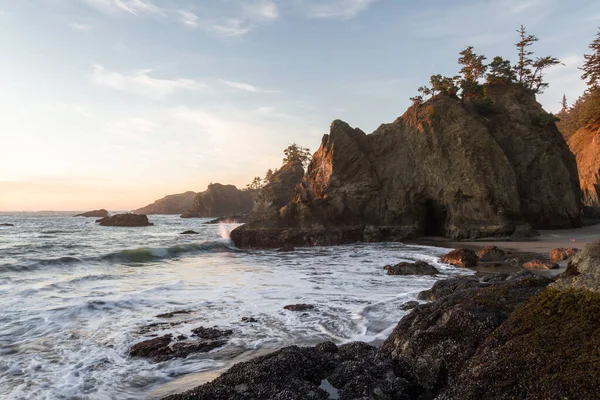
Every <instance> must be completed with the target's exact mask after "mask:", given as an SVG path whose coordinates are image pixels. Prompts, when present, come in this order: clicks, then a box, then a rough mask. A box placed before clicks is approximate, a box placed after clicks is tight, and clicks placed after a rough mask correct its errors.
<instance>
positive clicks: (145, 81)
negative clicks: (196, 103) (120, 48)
mask: <svg viewBox="0 0 600 400" xmlns="http://www.w3.org/2000/svg"><path fill="white" fill-rule="evenodd" d="M150 72H151V70H142V71H137V72H134V73H133V74H130V75H127V74H122V73H119V72H114V71H109V70H107V69H105V68H104V67H103V66H101V65H94V75H93V79H94V82H95V83H96V84H97V85H100V86H104V87H107V88H111V89H114V90H119V91H122V92H127V93H132V94H137V95H141V96H146V97H150V98H153V99H162V98H164V97H167V96H169V95H171V94H173V93H174V92H176V91H178V90H194V91H197V90H203V89H205V88H206V84H204V83H203V82H199V81H196V80H193V79H158V78H153V77H151V76H150V75H149V74H150Z"/></svg>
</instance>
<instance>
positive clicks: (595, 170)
mask: <svg viewBox="0 0 600 400" xmlns="http://www.w3.org/2000/svg"><path fill="white" fill-rule="evenodd" d="M568 143H569V147H570V148H571V151H572V152H573V154H575V158H576V159H577V168H578V169H579V181H580V183H581V190H582V192H583V205H584V214H585V216H587V217H592V218H600V125H599V124H594V125H589V126H586V127H583V128H580V129H579V130H577V132H575V133H574V134H573V136H571V137H570V138H569V142H568Z"/></svg>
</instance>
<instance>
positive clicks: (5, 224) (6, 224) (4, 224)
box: [0, 222, 15, 226]
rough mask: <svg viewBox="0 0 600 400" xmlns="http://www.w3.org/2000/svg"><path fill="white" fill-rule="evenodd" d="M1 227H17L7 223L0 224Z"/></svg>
mask: <svg viewBox="0 0 600 400" xmlns="http://www.w3.org/2000/svg"><path fill="white" fill-rule="evenodd" d="M0 226H15V225H14V224H9V223H7V222H5V223H2V224H0Z"/></svg>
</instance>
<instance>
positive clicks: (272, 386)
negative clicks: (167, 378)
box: [165, 342, 423, 400]
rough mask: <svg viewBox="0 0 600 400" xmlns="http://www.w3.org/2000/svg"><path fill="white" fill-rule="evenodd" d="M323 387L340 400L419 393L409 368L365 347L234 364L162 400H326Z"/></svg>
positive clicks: (302, 350)
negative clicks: (334, 390)
mask: <svg viewBox="0 0 600 400" xmlns="http://www.w3.org/2000/svg"><path fill="white" fill-rule="evenodd" d="M325 381H327V382H328V383H329V384H330V385H331V386H333V387H334V388H336V389H337V390H336V392H337V393H338V395H339V398H340V399H369V398H377V399H389V400H392V399H416V398H417V397H418V396H419V395H420V394H421V393H422V392H423V389H422V388H421V387H420V386H419V384H418V383H417V382H416V377H415V376H414V374H413V371H412V369H411V367H410V366H409V365H406V364H403V363H401V362H392V361H391V360H390V359H385V358H380V357H379V356H378V354H377V349H376V348H375V347H372V346H369V345H367V344H365V343H350V344H346V345H343V346H339V347H338V346H336V345H335V344H334V343H331V342H326V343H321V344H319V345H317V346H315V347H297V346H291V347H286V348H284V349H282V350H278V351H276V352H274V353H271V354H268V355H266V356H262V357H258V358H256V359H254V360H251V361H248V362H244V363H239V364H236V365H234V366H233V367H232V368H231V369H229V370H228V371H227V372H225V373H224V374H223V375H221V376H220V377H218V378H217V379H215V380H214V381H212V382H210V383H207V384H205V385H203V386H200V387H197V388H196V389H193V390H191V391H189V392H186V393H182V394H177V395H172V396H168V397H166V398H165V399H168V400H191V399H195V400H242V399H244V400H245V399H255V400H327V399H330V398H331V397H330V396H329V394H328V392H326V391H325V390H324V389H323V387H325V384H324V382H325Z"/></svg>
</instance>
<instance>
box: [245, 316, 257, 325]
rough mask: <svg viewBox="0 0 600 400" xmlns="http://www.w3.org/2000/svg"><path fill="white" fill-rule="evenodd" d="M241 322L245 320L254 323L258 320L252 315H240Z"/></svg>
mask: <svg viewBox="0 0 600 400" xmlns="http://www.w3.org/2000/svg"><path fill="white" fill-rule="evenodd" d="M242 322H245V323H247V324H251V323H255V322H258V320H257V319H256V318H254V317H242Z"/></svg>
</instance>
